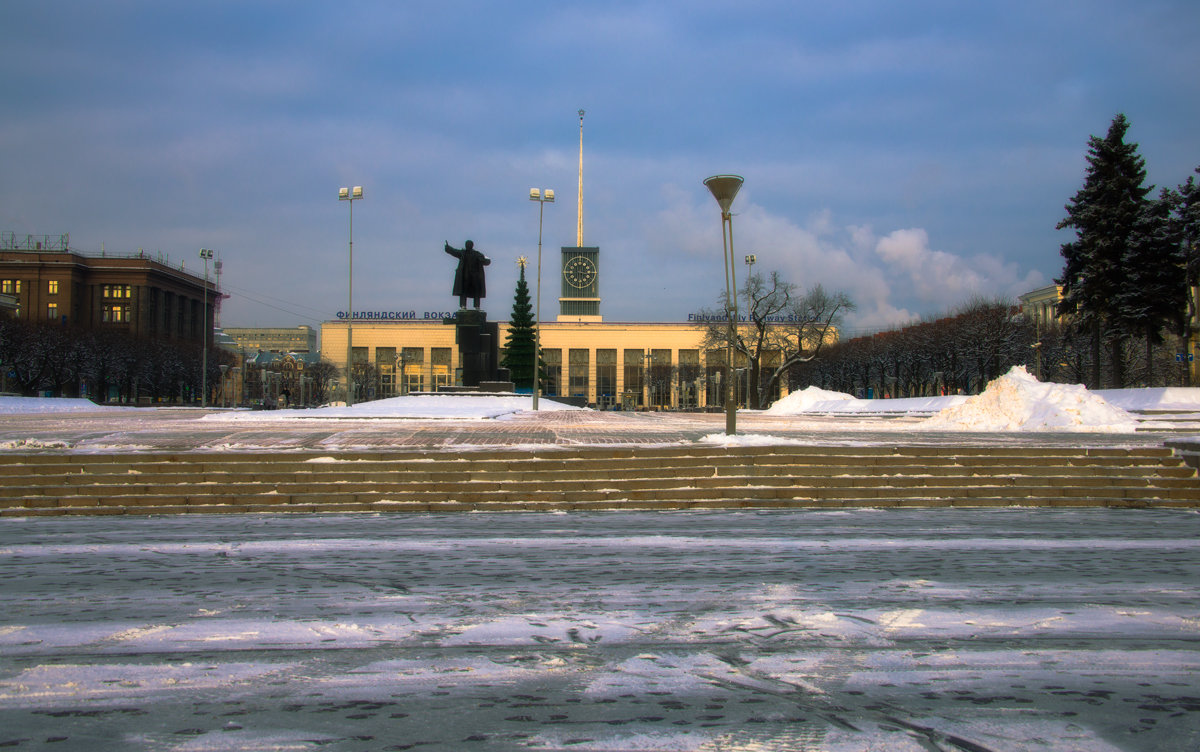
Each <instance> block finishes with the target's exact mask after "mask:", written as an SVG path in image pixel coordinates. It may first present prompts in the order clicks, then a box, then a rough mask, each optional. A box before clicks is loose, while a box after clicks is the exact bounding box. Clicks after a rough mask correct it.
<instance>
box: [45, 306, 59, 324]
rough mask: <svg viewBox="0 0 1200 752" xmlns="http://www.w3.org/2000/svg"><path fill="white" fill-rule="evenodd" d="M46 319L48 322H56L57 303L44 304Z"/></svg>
mask: <svg viewBox="0 0 1200 752" xmlns="http://www.w3.org/2000/svg"><path fill="white" fill-rule="evenodd" d="M46 319H47V320H49V321H58V303H47V304H46Z"/></svg>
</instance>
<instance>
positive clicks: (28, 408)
mask: <svg viewBox="0 0 1200 752" xmlns="http://www.w3.org/2000/svg"><path fill="white" fill-rule="evenodd" d="M137 409H138V408H136V407H107V406H103V405H97V404H96V403H95V402H92V401H91V400H86V399H78V398H69V397H56V398H43V397H0V415H6V414H7V415H27V414H30V413H82V412H88V413H94V412H96V411H97V410H137Z"/></svg>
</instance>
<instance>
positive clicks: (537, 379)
mask: <svg viewBox="0 0 1200 752" xmlns="http://www.w3.org/2000/svg"><path fill="white" fill-rule="evenodd" d="M580 113H581V114H580V118H582V117H583V116H582V110H581V111H580ZM529 200H530V201H536V202H538V263H537V267H538V270H537V292H536V296H537V303H536V304H535V306H534V314H533V322H534V329H533V409H534V411H535V412H536V411H537V409H538V396H539V395H541V393H542V378H541V376H542V369H541V364H542V214H543V213H544V212H545V210H546V204H553V203H554V189H553V188H547V189H546V190H544V191H543V190H539V189H537V188H530V189H529Z"/></svg>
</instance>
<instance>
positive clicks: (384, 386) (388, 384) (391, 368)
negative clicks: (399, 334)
mask: <svg viewBox="0 0 1200 752" xmlns="http://www.w3.org/2000/svg"><path fill="white" fill-rule="evenodd" d="M396 361H397V358H396V348H394V347H376V348H375V370H376V371H377V372H378V374H379V387H378V388H379V397H380V398H381V399H386V398H387V397H395V396H396V384H397V381H396V366H397V362H396Z"/></svg>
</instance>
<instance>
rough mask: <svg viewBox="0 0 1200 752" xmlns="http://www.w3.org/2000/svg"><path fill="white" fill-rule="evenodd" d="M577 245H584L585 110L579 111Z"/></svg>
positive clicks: (577, 246) (580, 246)
mask: <svg viewBox="0 0 1200 752" xmlns="http://www.w3.org/2000/svg"><path fill="white" fill-rule="evenodd" d="M575 247H576V248H582V247H583V110H580V111H579V218H578V222H577V227H576V230H575Z"/></svg>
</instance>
